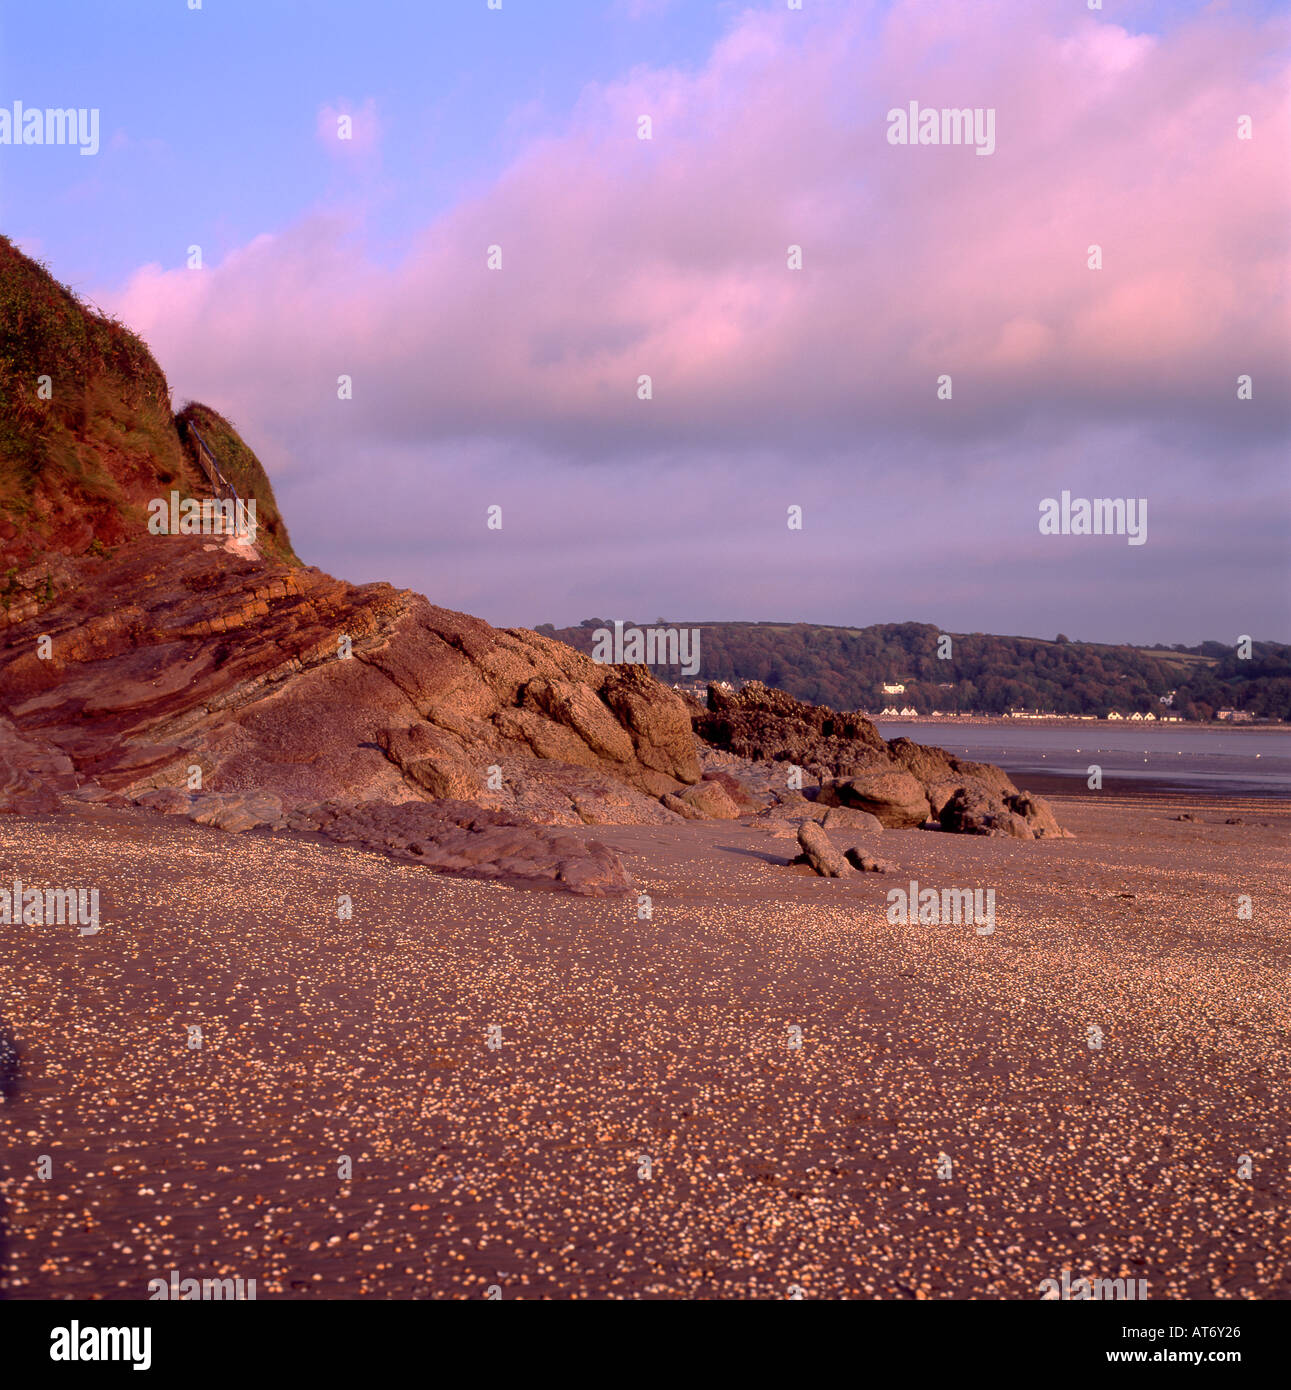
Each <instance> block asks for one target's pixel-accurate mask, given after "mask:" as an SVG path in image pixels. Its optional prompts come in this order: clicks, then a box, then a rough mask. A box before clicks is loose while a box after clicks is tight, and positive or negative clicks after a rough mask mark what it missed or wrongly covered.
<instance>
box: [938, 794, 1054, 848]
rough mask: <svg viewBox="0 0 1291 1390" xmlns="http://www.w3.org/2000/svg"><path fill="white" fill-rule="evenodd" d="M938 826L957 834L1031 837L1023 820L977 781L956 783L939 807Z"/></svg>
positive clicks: (1026, 838)
mask: <svg viewBox="0 0 1291 1390" xmlns="http://www.w3.org/2000/svg"><path fill="white" fill-rule="evenodd" d="M939 819H940V822H941V828H942V829H943V830H949V831H951V832H952V833H953V834H957V835H996V836H1006V835H1007V836H1012V837H1013V838H1015V839H1019V840H1029V839H1031V838H1032V836H1031V830H1030V828H1029V827H1028V825H1027V823H1026V820H1025V819H1024V818H1023V817H1022V816H1020V815H1018V814H1017V813H1016V812H1014V811H1013V809H1012V808H1011V807H1010V806H1009V805H1008V804H1007V803H1006V802H1005V801H1004V799H1003V797H1001V796H999V795H998V794H997V793H995V792H994V791H992V790H990V789H989V788H987V787H985V786H983V785H982V784H981V783H977V782H975V783H972V784H970V785H968V786H963V787H960V788H959V789H958V790H957V791H956V792H955V794H954V795H953V796H952V797H951V798H950V800H949V801H947V802H946V804H945V805H944V806H943V807H942V809H941V815H940V817H939Z"/></svg>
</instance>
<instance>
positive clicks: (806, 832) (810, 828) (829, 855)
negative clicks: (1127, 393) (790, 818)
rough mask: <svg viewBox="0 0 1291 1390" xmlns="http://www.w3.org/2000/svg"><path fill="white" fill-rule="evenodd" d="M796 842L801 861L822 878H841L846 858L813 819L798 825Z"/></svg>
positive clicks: (844, 870)
mask: <svg viewBox="0 0 1291 1390" xmlns="http://www.w3.org/2000/svg"><path fill="white" fill-rule="evenodd" d="M798 844H799V845H800V846H801V848H802V860H803V862H805V863H807V864H810V865H811V867H812V868H813V869H814V870H815V871H816V873H818V874H819V875H820V876H821V877H822V878H841V877H842V875H843V874H844V873H846V872H847V860H846V858H845V857H844V856H843V855H842V854H840V853H839V852H838V850H837V849H835V848H834V843H833V841H832V840H831V839H830V838H829V836H828V835H827V834H826V833H825V832H824V831H823V830H822V829H821V828H820V826H818V825H817V824H816V822H815V821H810V820H808V821H803V823H802V824H801V825H800V826H799V827H798Z"/></svg>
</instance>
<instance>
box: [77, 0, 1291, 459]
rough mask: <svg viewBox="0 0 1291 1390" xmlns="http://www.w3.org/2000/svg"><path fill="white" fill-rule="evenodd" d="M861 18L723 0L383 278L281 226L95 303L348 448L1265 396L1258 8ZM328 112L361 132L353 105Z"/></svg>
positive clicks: (306, 232) (1268, 360)
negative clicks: (985, 146) (1245, 13)
mask: <svg viewBox="0 0 1291 1390" xmlns="http://www.w3.org/2000/svg"><path fill="white" fill-rule="evenodd" d="M871 19H872V17H871V16H870V15H868V14H866V13H863V12H862V10H861V9H859V8H857V9H851V10H848V11H846V12H844V13H842V14H841V15H840V14H839V13H837V12H830V13H828V14H826V15H824V16H820V17H808V16H806V15H805V13H803V12H788V11H783V12H781V11H765V12H759V13H750V14H747V15H745V16H744V17H742V18H741V19H740V20H739V21H738V23H737V24H736V25H735V27H734V28H733V29H732V31H731V32H730V34H729V35H728V36H727V37H726V38H725V39H724V40H723V41H722V42H721V43H719V44H718V45H717V46H716V48H715V49H714V51H713V53H712V55H711V58H710V60H709V62H708V63H707V64H706V66H705V67H704V68H703V69H701V70H700V71H698V72H695V73H682V72H678V71H672V70H639V71H635V72H633V73H631V74H629V75H628V76H626V77H625V78H624V79H623V80H622V81H619V82H616V83H613V84H609V85H606V86H600V87H593V88H590V89H589V90H588V91H587V92H586V93H585V94H584V97H583V99H582V100H581V102H580V103H579V105H578V108H577V110H576V112H575V114H574V116H573V117H572V119H571V120H570V121H569V123H568V126H567V128H565V129H563V130H560V131H556V132H551V133H548V134H546V135H544V136H543V137H541V138H538V139H535V140H534V141H533V142H532V143H531V144H530V145H529V146H528V147H526V148H525V150H524V151H523V152H522V154H521V155H520V156H519V157H518V158H517V159H516V160H515V162H514V163H513V164H512V165H511V167H510V168H508V169H507V170H506V172H505V173H504V174H503V175H502V176H501V177H500V178H498V179H497V180H496V181H495V182H494V183H493V184H492V185H491V186H490V187H488V188H487V189H485V190H484V191H482V192H480V193H478V194H476V195H473V196H471V197H469V198H467V199H465V200H463V201H461V202H460V203H459V204H458V205H457V206H456V207H454V208H453V209H452V210H451V211H449V212H448V213H446V214H444V215H442V216H440V217H438V218H437V219H436V220H435V221H433V222H432V223H431V224H429V225H428V226H426V227H425V228H424V230H423V231H422V233H421V234H420V236H419V237H418V238H417V239H416V240H415V241H414V242H413V243H412V244H411V245H410V246H409V248H408V251H407V254H406V256H405V257H404V259H403V260H402V262H401V263H400V264H399V265H398V266H397V267H395V268H394V269H388V268H385V267H384V266H381V265H378V264H377V263H376V262H375V261H374V260H372V259H369V258H368V257H366V256H365V255H364V248H363V244H362V242H361V240H360V239H359V238H358V235H357V233H356V230H355V227H356V225H357V223H355V222H351V221H350V220H348V219H346V218H341V217H338V218H329V217H313V218H310V219H308V220H305V221H302V222H301V223H300V224H299V225H297V226H296V227H294V228H292V229H291V230H290V231H288V232H286V233H284V234H283V235H281V236H277V237H273V238H267V237H266V238H260V239H258V240H257V241H255V242H253V243H251V244H250V245H248V246H247V247H245V248H243V249H242V250H240V251H239V252H237V253H236V254H234V255H231V256H230V257H228V258H227V259H226V260H225V261H224V262H223V263H222V264H221V265H219V266H217V267H214V268H211V269H209V270H207V271H204V272H202V273H201V274H200V276H199V275H197V274H194V273H190V272H186V271H183V270H178V271H171V272H163V271H161V270H159V269H157V268H155V267H147V268H144V269H143V270H141V271H140V272H139V273H138V274H137V275H136V276H135V277H134V278H133V279H132V281H131V282H130V283H129V284H128V285H127V286H126V287H125V289H124V290H123V291H122V292H121V293H120V294H117V295H115V296H110V295H102V296H100V299H101V301H102V302H110V303H111V307H112V308H113V309H114V310H115V311H116V312H118V313H119V314H121V315H122V316H123V317H124V318H125V319H126V320H127V321H128V322H130V323H132V324H133V325H135V326H136V327H137V328H138V329H139V330H140V331H141V332H142V333H143V334H144V336H145V337H146V338H147V339H148V340H149V341H150V342H151V343H152V344H153V346H154V348H155V350H156V351H157V352H158V354H159V356H160V359H161V360H162V362H163V364H164V365H165V366H166V368H167V370H168V372H169V374H170V375H171V377H172V380H174V381H175V383H176V385H177V387H179V389H181V390H182V391H184V392H191V393H193V394H200V395H202V396H204V397H210V398H212V403H214V404H221V403H225V404H227V405H229V406H231V407H235V408H237V409H238V410H240V411H241V412H242V413H243V414H244V415H245V414H248V413H249V414H250V415H251V416H253V417H254V418H255V419H256V420H258V421H261V422H264V423H268V422H276V423H277V424H278V426H279V427H281V428H285V427H286V425H285V422H287V421H297V422H298V421H301V420H306V419H319V418H323V417H322V416H321V415H320V412H325V418H326V419H327V420H328V421H329V429H333V430H340V431H345V432H351V431H352V432H353V433H354V434H355V435H356V436H357V435H361V436H364V437H366V438H370V439H382V438H384V439H388V440H401V439H402V440H412V439H422V440H432V439H435V438H441V439H443V438H450V437H451V438H457V437H462V436H471V435H475V436H479V437H482V438H485V437H489V438H491V437H502V436H508V435H510V436H515V437H542V438H546V439H548V440H557V441H564V443H565V444H566V445H567V446H568V447H571V448H579V447H590V445H589V441H592V442H594V443H595V444H596V447H598V448H599V447H601V446H602V445H604V444H606V443H611V444H612V443H614V442H615V441H617V442H618V443H620V444H623V445H624V446H625V447H627V448H632V447H634V442H635V441H638V440H640V439H642V438H645V437H648V438H651V439H653V440H655V441H659V440H666V439H667V438H670V437H671V438H675V439H691V438H695V437H699V436H702V437H706V438H716V437H720V436H722V435H723V432H725V437H727V438H728V439H732V440H739V439H742V438H750V437H752V438H757V439H759V440H763V441H768V442H769V441H771V440H774V439H780V440H782V441H793V440H798V441H800V442H801V441H803V440H805V439H808V438H823V439H831V440H833V441H834V442H838V441H841V440H846V439H848V438H854V437H856V435H857V432H858V431H868V432H870V433H871V434H872V433H873V432H874V431H875V430H882V429H884V428H893V429H900V428H902V427H903V422H904V423H905V424H908V423H909V421H910V419H911V418H912V413H913V412H925V411H926V412H928V413H931V412H933V411H935V410H936V409H938V405H937V403H936V400H935V383H936V377H937V376H938V375H939V374H941V373H943V372H945V373H950V374H952V375H953V376H954V377H955V381H956V385H955V400H956V402H957V403H959V404H960V405H965V404H966V405H967V406H968V409H969V410H970V411H973V410H978V411H987V412H990V411H994V412H995V414H996V416H997V418H999V419H1000V420H1004V419H1006V418H1013V417H1015V416H1016V414H1017V412H1018V410H1019V409H1024V410H1025V409H1026V408H1027V406H1028V404H1031V405H1034V404H1037V403H1040V402H1043V401H1046V400H1052V401H1056V402H1059V403H1062V402H1067V403H1074V404H1075V405H1076V406H1078V407H1080V408H1084V409H1087V410H1095V411H1096V410H1097V408H1098V403H1099V401H1100V400H1102V399H1104V398H1107V399H1121V398H1122V397H1124V396H1125V395H1126V394H1129V395H1132V396H1137V397H1139V398H1140V399H1142V400H1144V401H1158V402H1160V401H1165V400H1171V399H1173V400H1176V401H1178V402H1181V403H1187V404H1189V405H1191V404H1193V403H1195V401H1196V400H1197V399H1199V398H1207V399H1209V398H1210V397H1212V396H1213V398H1214V399H1215V400H1216V401H1217V402H1223V403H1224V404H1226V403H1227V401H1228V400H1229V398H1230V397H1231V395H1232V377H1233V374H1234V371H1235V370H1239V369H1240V370H1248V371H1252V372H1254V373H1257V374H1261V375H1262V378H1263V379H1264V380H1265V381H1266V382H1267V386H1266V388H1265V389H1266V390H1268V391H1269V392H1272V391H1274V390H1275V389H1276V386H1275V382H1274V380H1273V379H1272V378H1274V377H1276V378H1278V379H1279V380H1281V381H1283V382H1285V380H1286V372H1287V361H1286V352H1285V343H1284V338H1283V330H1282V324H1283V323H1284V321H1285V310H1286V294H1287V288H1286V278H1285V271H1286V258H1285V248H1284V245H1283V237H1284V233H1285V227H1286V225H1287V214H1288V181H1287V179H1286V176H1285V169H1286V163H1287V154H1288V151H1287V148H1286V139H1285V135H1284V133H1283V132H1284V131H1285V130H1286V128H1287V119H1288V116H1289V115H1291V110H1289V103H1288V97H1287V90H1288V88H1287V84H1286V82H1285V72H1280V71H1278V70H1276V67H1275V65H1274V64H1272V63H1270V62H1269V61H1268V58H1267V55H1268V54H1269V53H1270V52H1277V51H1283V49H1284V47H1285V39H1286V32H1287V24H1286V21H1285V20H1282V19H1278V20H1271V21H1268V22H1266V23H1262V24H1261V23H1256V22H1255V21H1251V20H1241V19H1238V18H1236V17H1234V16H1232V15H1226V14H1223V13H1215V14H1210V15H1206V16H1203V17H1201V18H1198V19H1197V20H1195V21H1193V22H1190V23H1189V24H1187V25H1184V26H1182V27H1180V28H1178V29H1176V30H1173V31H1172V32H1171V33H1170V34H1169V35H1168V36H1166V37H1148V36H1136V35H1133V34H1130V33H1128V32H1126V31H1125V30H1123V29H1121V28H1118V27H1117V26H1116V25H1115V23H1114V22H1112V21H1111V20H1110V19H1109V18H1107V17H1105V16H1102V15H1095V14H1090V13H1087V12H1085V11H1084V10H1082V9H1079V8H1077V7H1074V6H1072V7H1066V8H1063V9H1060V10H1053V9H1050V8H1047V7H1040V6H1035V5H1031V4H1022V3H1004V0H984V2H983V3H981V4H974V5H973V6H964V7H954V6H950V7H947V6H940V7H937V8H936V9H935V10H932V9H930V8H929V7H927V6H925V5H920V4H916V3H913V0H910V2H909V3H904V4H898V5H897V6H896V7H895V8H894V9H893V10H892V11H891V12H890V13H889V14H888V15H887V16H886V17H885V18H884V19H883V20H882V22H881V23H879V24H878V26H877V29H876V28H875V26H874V24H873V23H871ZM911 100H917V101H918V102H919V103H920V104H921V105H922V106H925V107H940V106H947V107H956V108H959V107H965V106H967V107H991V108H994V109H995V111H996V132H997V133H996V139H997V148H996V152H995V153H994V154H993V155H991V156H989V157H985V158H983V157H978V156H976V155H975V154H974V153H973V151H972V150H971V149H969V148H962V147H961V148H953V147H949V148H931V147H899V146H897V147H894V146H891V145H889V144H888V143H887V140H886V129H887V123H886V113H887V111H888V109H889V108H890V107H902V108H904V107H905V106H906V105H907V104H908V103H909V102H910V101H911ZM339 109H340V108H335V109H334V108H331V107H325V108H324V109H323V111H322V112H320V115H319V133H320V137H322V138H330V139H331V140H332V141H333V142H335V118H336V115H337V114H338V111H339ZM641 114H649V115H650V116H651V117H652V119H653V122H654V138H653V140H650V141H641V140H638V139H637V138H636V128H637V118H638V116H639V115H641ZM1243 114H1246V115H1250V116H1251V117H1252V118H1253V121H1254V130H1255V139H1254V140H1252V141H1239V140H1238V139H1237V118H1238V116H1239V115H1243ZM355 117H356V119H355V139H356V141H358V140H359V139H360V132H362V131H368V132H370V133H369V134H366V135H364V136H363V138H366V139H370V140H372V141H375V140H376V139H377V136H378V132H377V130H376V125H377V123H376V117H375V108H374V103H373V102H372V101H371V100H370V99H369V101H367V102H365V103H364V104H363V106H362V107H361V108H358V110H357V111H356V112H355ZM1094 243H1097V244H1098V245H1099V246H1101V247H1102V251H1103V258H1104V269H1103V270H1101V271H1091V270H1089V269H1087V267H1086V257H1087V248H1088V247H1089V246H1090V245H1091V244H1094ZM494 244H497V245H500V246H501V247H502V255H503V268H502V269H501V270H498V271H491V270H489V269H487V267H486V257H487V253H488V248H489V247H490V246H491V245H494ZM791 244H796V245H800V246H801V247H802V248H803V262H804V268H803V270H802V271H800V272H799V271H791V270H789V269H787V268H786V252H787V248H788V247H789V246H790V245H791ZM1237 363H1240V364H1242V366H1241V367H1240V368H1238V367H1236V366H1235V364H1237ZM343 372H344V373H348V374H350V375H352V376H353V378H354V387H355V399H354V401H353V402H349V403H346V406H345V408H344V412H343V413H338V412H337V411H335V410H334V409H333V406H334V404H335V381H336V377H337V375H338V374H340V373H343ZM643 373H644V374H649V375H650V376H651V377H652V379H653V383H654V395H655V399H654V400H653V401H652V402H650V403H648V404H647V403H643V402H640V401H638V400H637V397H636V383H637V379H638V377H639V376H640V375H641V374H643ZM961 383H962V385H961Z"/></svg>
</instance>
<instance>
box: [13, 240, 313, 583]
mask: <svg viewBox="0 0 1291 1390" xmlns="http://www.w3.org/2000/svg"><path fill="white" fill-rule="evenodd" d="M184 416H185V417H189V418H194V419H196V420H197V424H198V428H199V429H201V430H202V433H203V435H204V436H205V437H206V439H207V442H208V443H209V444H210V445H211V447H212V448H213V449H214V450H215V452H216V454H217V456H218V457H219V459H220V462H221V465H222V466H223V467H224V469H225V470H226V472H227V473H228V474H229V476H230V478H231V479H232V481H233V482H234V484H235V486H236V487H237V489H238V491H239V493H241V494H242V495H243V496H244V497H254V498H255V499H256V515H257V520H258V521H259V522H260V525H261V529H260V532H259V539H260V540H261V542H262V543H263V545H264V547H265V549H267V550H268V551H269V552H270V553H271V554H273V555H274V556H275V558H278V559H282V560H287V561H295V560H296V557H295V555H294V554H293V553H292V550H291V543H290V541H289V540H288V537H287V529H286V526H285V525H284V524H283V521H282V518H281V516H280V515H279V513H278V508H277V504H276V502H275V500H274V496H273V489H272V488H271V487H270V485H269V480H268V478H267V476H266V475H265V472H264V469H263V468H262V467H261V466H260V463H259V460H257V459H256V457H255V455H254V454H253V453H252V452H251V450H250V449H249V448H248V447H247V446H246V444H245V443H243V441H242V439H241V438H240V437H239V436H238V434H237V431H236V430H234V429H233V427H232V426H231V425H230V424H229V423H228V422H227V421H225V420H223V419H222V418H221V417H220V416H219V415H217V414H216V413H215V412H214V411H210V410H208V409H207V408H206V407H205V406H200V405H191V406H189V407H188V408H187V410H186V411H185V412H184ZM183 437H184V417H175V416H174V415H173V414H172V413H171V405H170V388H169V386H168V385H167V382H166V377H165V375H164V373H163V372H162V370H161V368H160V367H159V366H158V365H157V362H156V360H155V359H154V358H153V356H152V354H151V353H150V352H149V350H148V348H147V345H146V344H145V343H144V342H143V340H142V339H141V338H140V337H139V336H138V335H137V334H135V333H133V332H131V330H130V329H128V328H127V327H126V326H125V325H124V324H122V323H119V322H118V321H117V320H116V319H114V318H112V317H110V316H109V315H106V314H102V313H100V312H98V311H97V310H96V309H94V308H92V307H90V306H89V305H86V304H83V303H82V302H81V301H80V300H79V299H78V298H77V297H76V296H75V295H74V294H73V293H72V292H71V291H70V290H69V289H67V288H66V287H65V286H63V285H60V284H59V283H58V281H57V280H55V279H54V277H53V276H52V275H51V274H50V273H49V272H48V271H47V270H46V269H45V267H44V266H42V265H41V264H39V263H38V262H37V261H34V260H32V259H31V258H30V257H28V256H25V255H24V254H23V253H22V252H21V251H19V250H18V249H17V247H15V246H14V245H13V243H12V242H11V241H9V239H8V238H7V237H3V236H0V555H2V556H3V559H4V562H5V569H6V570H7V569H8V568H11V567H13V565H14V564H17V565H18V566H27V565H30V564H32V563H33V562H36V561H38V560H39V559H40V557H41V556H42V555H48V554H50V553H55V552H57V553H62V554H69V555H77V554H84V553H86V552H89V551H95V552H96V553H97V552H99V551H101V550H102V549H103V548H104V547H105V546H106V547H112V546H116V545H119V544H122V543H128V542H129V541H130V540H132V539H135V538H138V537H142V536H145V535H147V534H148V531H147V521H148V511H147V507H148V502H149V500H150V499H152V498H154V497H164V496H166V495H167V494H168V493H169V492H170V491H171V490H172V489H175V490H177V491H178V492H179V493H180V494H181V496H183V497H190V496H195V497H204V496H207V495H208V494H209V491H210V489H209V487H208V485H207V483H206V480H205V477H204V475H203V474H202V472H201V470H200V469H199V468H198V467H197V466H196V464H195V460H194V457H193V455H192V454H191V453H190V451H189V450H188V449H187V448H186V447H185V445H184V442H183Z"/></svg>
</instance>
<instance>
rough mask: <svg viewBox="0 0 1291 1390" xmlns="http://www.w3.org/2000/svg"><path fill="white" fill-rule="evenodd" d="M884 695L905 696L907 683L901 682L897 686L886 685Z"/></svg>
mask: <svg viewBox="0 0 1291 1390" xmlns="http://www.w3.org/2000/svg"><path fill="white" fill-rule="evenodd" d="M883 693H884V694H885V695H904V694H905V682H904V681H901V682H899V683H898V684H896V685H885V686H884V687H883Z"/></svg>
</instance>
